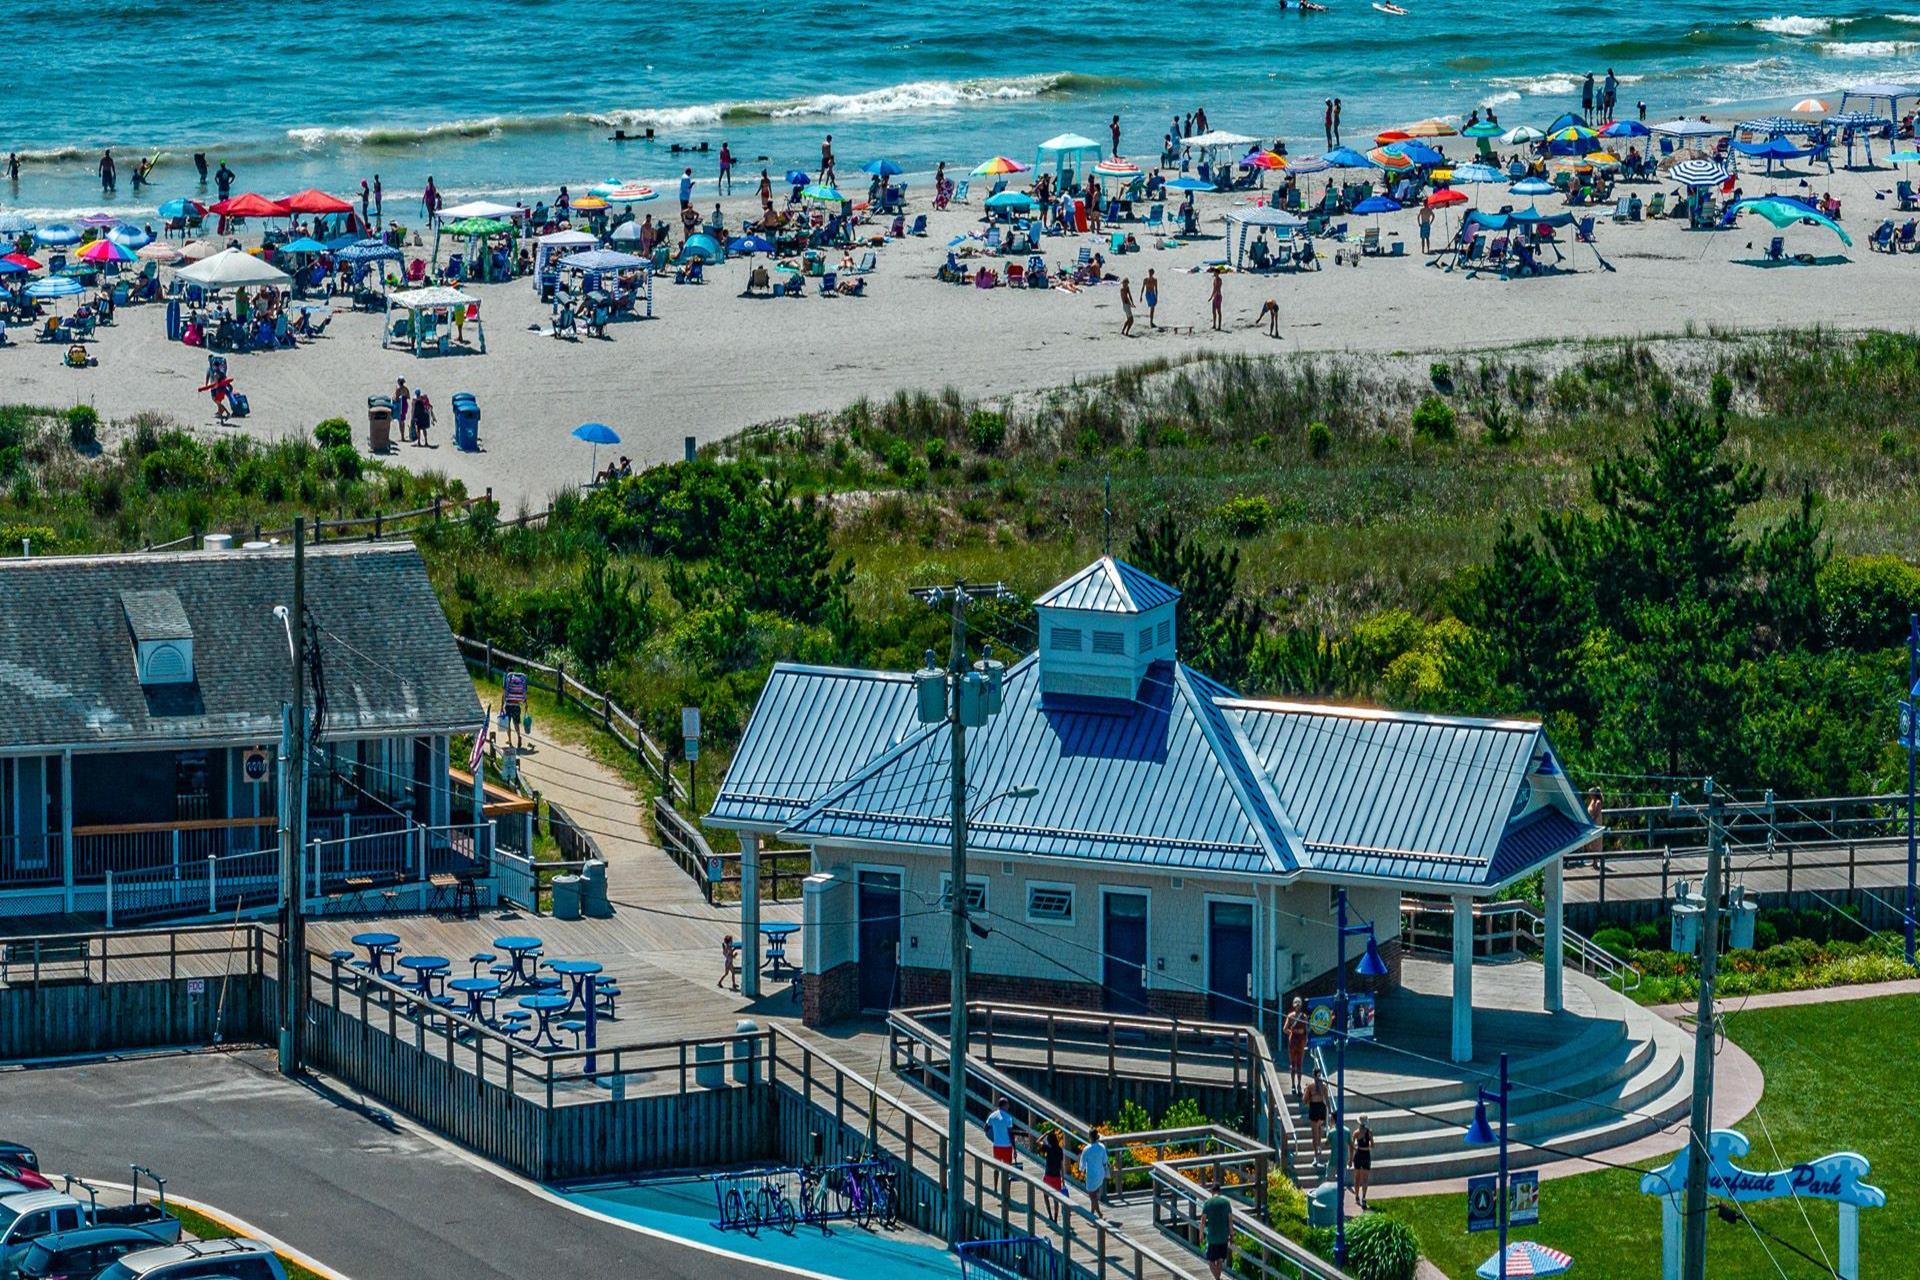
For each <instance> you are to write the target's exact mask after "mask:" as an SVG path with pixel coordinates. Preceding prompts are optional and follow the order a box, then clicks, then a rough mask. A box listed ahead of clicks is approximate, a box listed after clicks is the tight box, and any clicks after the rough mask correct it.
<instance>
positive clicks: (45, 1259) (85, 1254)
mask: <svg viewBox="0 0 1920 1280" xmlns="http://www.w3.org/2000/svg"><path fill="white" fill-rule="evenodd" d="M152 1248H153V1237H152V1236H150V1235H148V1234H147V1233H146V1232H144V1231H141V1230H140V1229H138V1228H137V1227H81V1228H80V1229H79V1230H77V1231H56V1232H54V1233H53V1234H52V1235H49V1236H41V1237H40V1238H39V1239H38V1240H35V1241H34V1242H33V1243H32V1244H31V1245H29V1246H27V1251H26V1252H25V1253H24V1254H22V1255H21V1256H20V1262H19V1265H18V1266H17V1267H16V1268H15V1270H14V1275H15V1276H17V1277H18V1280H94V1277H95V1276H97V1275H99V1274H100V1273H101V1272H102V1271H105V1270H106V1269H107V1268H108V1267H109V1266H111V1265H112V1264H113V1263H114V1262H116V1261H118V1260H119V1259H121V1258H122V1257H125V1256H126V1255H127V1254H129V1253H139V1252H141V1251H142V1250H151V1249H152Z"/></svg>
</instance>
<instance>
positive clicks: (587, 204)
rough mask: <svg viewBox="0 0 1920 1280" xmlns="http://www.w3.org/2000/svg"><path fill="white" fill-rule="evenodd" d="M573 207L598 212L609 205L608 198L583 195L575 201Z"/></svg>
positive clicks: (586, 211) (587, 211)
mask: <svg viewBox="0 0 1920 1280" xmlns="http://www.w3.org/2000/svg"><path fill="white" fill-rule="evenodd" d="M573 207H574V208H575V209H576V210H579V211H582V212H585V213H598V212H599V211H600V210H602V209H604V208H606V207H607V198H606V197H605V196H581V197H580V198H579V199H578V200H575V201H574V202H573Z"/></svg>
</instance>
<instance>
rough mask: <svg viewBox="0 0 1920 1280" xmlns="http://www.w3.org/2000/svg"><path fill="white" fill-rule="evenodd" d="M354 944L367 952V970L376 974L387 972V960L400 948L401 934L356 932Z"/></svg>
mask: <svg viewBox="0 0 1920 1280" xmlns="http://www.w3.org/2000/svg"><path fill="white" fill-rule="evenodd" d="M352 941H353V945H354V946H356V947H359V948H361V949H362V950H364V951H365V952H366V953H367V970H368V972H370V973H373V974H375V975H381V974H385V973H386V972H387V965H386V961H387V959H388V957H390V956H392V955H393V953H394V952H396V951H398V950H399V949H400V935H399V934H397V933H356V934H354V935H353V939H352Z"/></svg>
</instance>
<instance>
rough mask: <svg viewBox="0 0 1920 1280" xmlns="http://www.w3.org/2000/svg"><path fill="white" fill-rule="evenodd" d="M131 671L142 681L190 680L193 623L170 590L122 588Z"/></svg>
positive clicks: (170, 682) (172, 682)
mask: <svg viewBox="0 0 1920 1280" xmlns="http://www.w3.org/2000/svg"><path fill="white" fill-rule="evenodd" d="M120 608H121V610H122V611H123V612H124V613H125V615H126V619H127V631H128V634H129V635H130V636H131V638H132V640H133V667H134V674H135V675H136V676H137V677H138V678H139V680H140V683H141V684H142V685H143V686H145V685H168V684H192V683H193V678H194V676H193V626H192V625H191V624H190V623H189V622H188V621H187V610H186V608H185V606H183V605H182V604H181V603H180V597H179V596H178V595H176V594H174V593H173V592H172V591H167V590H160V591H122V592H121V593H120Z"/></svg>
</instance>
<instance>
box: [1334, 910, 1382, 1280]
mask: <svg viewBox="0 0 1920 1280" xmlns="http://www.w3.org/2000/svg"><path fill="white" fill-rule="evenodd" d="M1336 893H1337V895H1338V898H1337V902H1338V905H1337V911H1338V913H1339V920H1340V930H1339V932H1340V963H1339V965H1338V966H1337V967H1336V968H1335V970H1334V974H1335V978H1334V982H1335V984H1336V986H1335V991H1336V994H1335V996H1334V1001H1333V1006H1334V1017H1335V1018H1336V1019H1338V1021H1337V1022H1336V1023H1335V1026H1334V1034H1335V1036H1336V1037H1337V1038H1336V1039H1335V1041H1334V1088H1335V1096H1334V1103H1333V1134H1334V1138H1333V1144H1332V1145H1333V1179H1334V1190H1335V1191H1336V1192H1337V1193H1338V1194H1337V1195H1335V1197H1334V1201H1333V1260H1334V1263H1335V1264H1336V1265H1338V1266H1342V1267H1344V1266H1346V1265H1347V939H1348V938H1357V937H1364V938H1366V940H1367V950H1366V954H1365V955H1363V956H1361V957H1360V963H1359V964H1358V965H1356V966H1355V970H1354V971H1355V972H1356V973H1359V974H1360V975H1361V976H1362V977H1366V978H1382V977H1385V976H1386V973H1387V965H1386V962H1385V961H1383V960H1382V959H1381V958H1380V944H1379V943H1378V942H1377V941H1376V940H1375V939H1374V934H1373V922H1372V921H1366V922H1364V923H1361V924H1351V925H1350V924H1348V923H1347V891H1346V890H1345V889H1344V888H1342V889H1339V890H1336Z"/></svg>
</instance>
